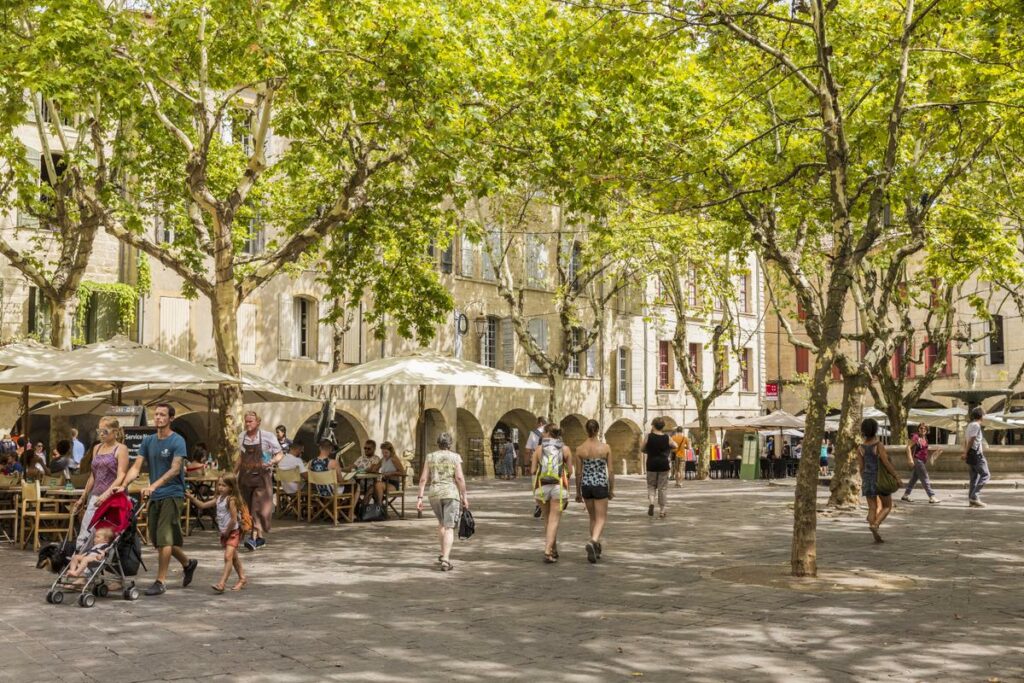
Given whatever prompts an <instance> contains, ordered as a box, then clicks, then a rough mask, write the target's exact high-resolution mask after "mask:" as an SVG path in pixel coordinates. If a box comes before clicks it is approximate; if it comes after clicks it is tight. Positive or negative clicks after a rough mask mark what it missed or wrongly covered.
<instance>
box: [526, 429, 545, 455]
mask: <svg viewBox="0 0 1024 683" xmlns="http://www.w3.org/2000/svg"><path fill="white" fill-rule="evenodd" d="M540 439H541V431H540V430H539V429H531V430H530V436H528V437H527V438H526V452H527V453H530V454H532V453H533V452H534V451H535V450H537V446H539V445H540Z"/></svg>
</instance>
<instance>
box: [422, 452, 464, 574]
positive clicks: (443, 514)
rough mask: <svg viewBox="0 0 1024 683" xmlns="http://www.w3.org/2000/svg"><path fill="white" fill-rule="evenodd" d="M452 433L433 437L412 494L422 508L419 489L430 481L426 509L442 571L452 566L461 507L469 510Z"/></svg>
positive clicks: (458, 456) (460, 463)
mask: <svg viewBox="0 0 1024 683" xmlns="http://www.w3.org/2000/svg"><path fill="white" fill-rule="evenodd" d="M452 443H453V442H452V435H451V434H449V433H448V432H441V434H440V435H439V436H438V437H437V450H436V451H434V452H433V453H428V454H427V457H426V459H425V460H424V461H423V470H422V472H421V474H420V492H419V495H418V496H417V497H416V510H417V511H418V512H422V511H423V491H424V490H425V489H426V488H427V482H428V481H429V482H430V493H429V495H428V498H430V508H431V509H432V510H433V511H434V516H435V517H437V538H438V541H440V543H441V554H440V555H438V556H437V562H438V565H440V569H441V571H443V572H448V571H451V570H452V569H454V568H455V567H454V565H453V564H452V563H451V562H450V561H449V559H448V558H449V556H450V554H451V552H452V544H453V543H454V542H455V529H456V527H458V526H459V517H460V516H461V515H462V509H463V508H465V509H467V510H468V509H469V498H468V497H467V496H466V477H465V475H463V473H462V456H460V455H459V454H458V453H455V452H454V451H452Z"/></svg>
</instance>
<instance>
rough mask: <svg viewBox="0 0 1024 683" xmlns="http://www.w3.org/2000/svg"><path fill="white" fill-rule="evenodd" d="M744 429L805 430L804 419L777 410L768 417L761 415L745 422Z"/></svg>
mask: <svg viewBox="0 0 1024 683" xmlns="http://www.w3.org/2000/svg"><path fill="white" fill-rule="evenodd" d="M743 426H744V427H754V428H756V429H775V430H779V429H803V428H804V418H802V417H797V416H795V415H790V414H789V413H787V412H786V411H785V410H776V411H775V412H773V413H769V414H768V415H760V416H758V417H752V418H750V419H748V420H744V421H743Z"/></svg>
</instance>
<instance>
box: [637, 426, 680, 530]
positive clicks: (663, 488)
mask: <svg viewBox="0 0 1024 683" xmlns="http://www.w3.org/2000/svg"><path fill="white" fill-rule="evenodd" d="M642 450H643V452H644V453H645V454H646V455H647V516H648V517H653V516H654V504H655V503H657V504H658V518H659V519H664V518H665V517H666V516H667V515H668V510H667V509H666V508H667V504H668V500H667V489H668V471H669V468H670V464H669V463H670V462H671V458H672V454H673V451H674V450H675V444H674V443H673V441H672V439H671V438H669V436H668V434H666V433H665V420H663V419H662V418H660V417H656V418H654V421H653V422H651V432H650V433H649V434H648V435H647V438H646V439H645V440H644V446H643V449H642Z"/></svg>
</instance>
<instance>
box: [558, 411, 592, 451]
mask: <svg viewBox="0 0 1024 683" xmlns="http://www.w3.org/2000/svg"><path fill="white" fill-rule="evenodd" d="M586 424H587V418H585V417H583V416H582V415H575V414H573V415H566V416H565V417H563V418H562V421H561V422H560V423H558V426H559V427H561V428H562V441H563V442H564V443H565V445H566V446H568V447H569V448H571V449H573V450H574V451H575V450H576V447H577V446H579V445H580V444H581V443H583V442H584V441H586V440H587V430H586V426H585V425H586Z"/></svg>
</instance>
